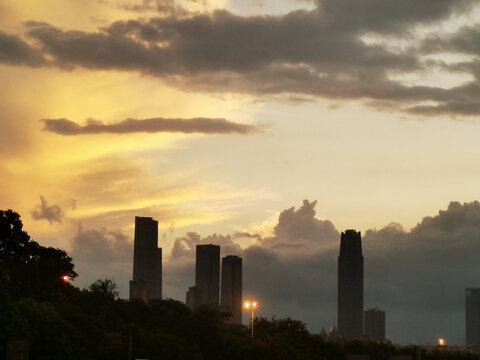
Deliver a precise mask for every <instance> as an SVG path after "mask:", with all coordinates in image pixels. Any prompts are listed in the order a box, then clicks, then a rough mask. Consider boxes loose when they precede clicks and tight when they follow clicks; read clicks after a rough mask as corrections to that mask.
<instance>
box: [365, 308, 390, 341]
mask: <svg viewBox="0 0 480 360" xmlns="http://www.w3.org/2000/svg"><path fill="white" fill-rule="evenodd" d="M364 320H365V321H364V323H363V324H364V327H365V331H364V334H365V335H366V336H368V337H369V338H370V339H374V340H385V311H382V310H380V309H379V308H373V309H370V310H366V311H365V313H364Z"/></svg>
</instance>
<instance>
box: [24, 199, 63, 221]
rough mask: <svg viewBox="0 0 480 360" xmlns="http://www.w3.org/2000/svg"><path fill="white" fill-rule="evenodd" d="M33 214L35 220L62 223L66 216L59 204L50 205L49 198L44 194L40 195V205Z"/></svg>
mask: <svg viewBox="0 0 480 360" xmlns="http://www.w3.org/2000/svg"><path fill="white" fill-rule="evenodd" d="M31 214H32V217H33V218H34V219H35V220H47V221H48V222H49V223H50V224H53V223H54V222H59V223H61V222H62V219H63V216H64V214H63V211H62V208H61V207H60V206H59V205H51V206H48V204H47V200H45V198H44V197H43V196H40V205H38V206H37V208H36V209H35V210H33V211H32V212H31Z"/></svg>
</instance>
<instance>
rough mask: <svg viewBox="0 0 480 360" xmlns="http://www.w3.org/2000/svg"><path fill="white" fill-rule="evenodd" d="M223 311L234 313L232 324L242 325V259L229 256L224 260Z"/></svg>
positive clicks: (231, 319) (231, 318)
mask: <svg viewBox="0 0 480 360" xmlns="http://www.w3.org/2000/svg"><path fill="white" fill-rule="evenodd" d="M220 304H221V309H222V310H223V311H228V312H230V313H232V316H231V317H230V319H229V321H230V323H232V324H241V323H242V258H241V257H238V256H235V255H228V256H225V257H224V258H222V294H221V301H220Z"/></svg>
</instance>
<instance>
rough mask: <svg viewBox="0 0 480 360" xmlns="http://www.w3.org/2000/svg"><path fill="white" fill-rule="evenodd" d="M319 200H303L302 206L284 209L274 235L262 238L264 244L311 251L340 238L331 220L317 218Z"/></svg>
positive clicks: (273, 247) (270, 246)
mask: <svg viewBox="0 0 480 360" xmlns="http://www.w3.org/2000/svg"><path fill="white" fill-rule="evenodd" d="M316 204H317V202H316V201H313V202H309V201H308V200H304V201H303V205H302V207H300V208H299V209H298V210H295V208H294V207H292V208H290V209H287V210H284V211H282V212H281V213H280V215H279V217H278V223H277V225H276V226H275V227H274V229H273V230H274V235H275V236H273V237H269V238H266V239H263V240H262V243H261V244H262V246H265V247H268V248H272V249H277V250H282V249H284V250H285V251H289V252H291V251H308V252H309V251H311V250H312V249H316V250H318V247H319V246H321V245H324V244H329V243H332V242H335V241H336V240H338V237H339V236H340V234H339V232H338V231H337V229H335V226H334V225H333V224H332V222H331V221H329V220H318V219H316V218H315V206H316Z"/></svg>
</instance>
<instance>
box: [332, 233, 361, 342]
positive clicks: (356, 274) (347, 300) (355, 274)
mask: <svg viewBox="0 0 480 360" xmlns="http://www.w3.org/2000/svg"><path fill="white" fill-rule="evenodd" d="M337 302H338V303H337V327H338V332H339V333H340V334H341V335H343V336H346V337H352V336H355V335H361V334H362V333H363V255H362V237H361V235H360V232H357V231H355V230H347V231H345V232H344V233H342V235H341V237H340V255H339V257H338V298H337Z"/></svg>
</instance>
